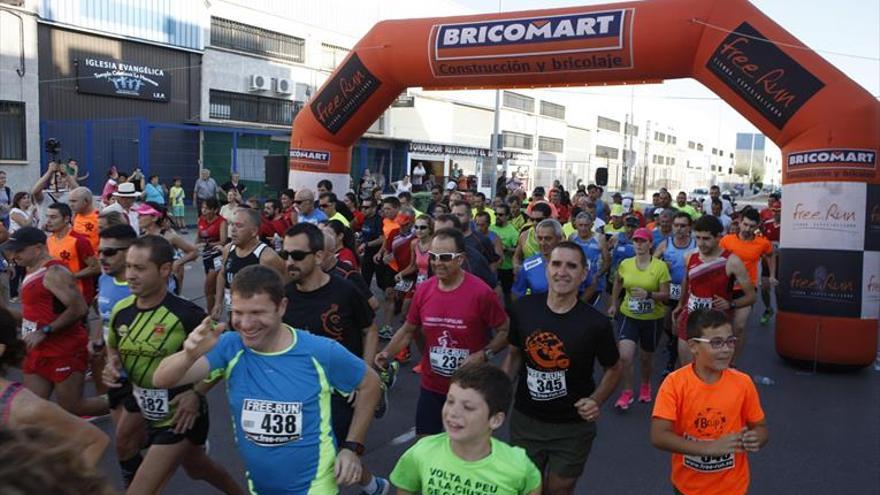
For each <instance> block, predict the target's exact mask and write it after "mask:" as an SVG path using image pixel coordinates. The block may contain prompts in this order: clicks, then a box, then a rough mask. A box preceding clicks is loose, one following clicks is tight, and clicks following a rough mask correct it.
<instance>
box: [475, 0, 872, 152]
mask: <svg viewBox="0 0 880 495" xmlns="http://www.w3.org/2000/svg"><path fill="white" fill-rule="evenodd" d="M457 3H459V4H461V5H462V6H464V7H466V8H468V9H473V10H474V11H477V12H496V11H498V6H499V0H457ZM500 3H501V8H502V10H504V11H516V10H529V9H536V8H553V7H571V6H578V5H596V4H607V3H610V2H607V1H591V0H544V1H541V2H535V1H529V0H500ZM752 3H754V4H755V5H756V6H757V7H758V8H759V9H761V10H762V11H763V12H764V13H765V14H766V15H768V16H769V17H771V18H772V19H773V20H775V21H776V22H777V23H778V24H779V25H781V26H782V27H783V28H785V29H786V30H788V31H789V32H790V33H792V34H793V35H794V36H796V37H797V38H798V39H800V40H801V41H802V42H803V43H804V44H805V45H806V46H808V47H810V48H812V49H814V50H816V51H817V52H818V53H819V54H820V55H821V56H822V57H823V58H825V60H827V61H828V62H830V63H831V64H833V65H834V66H836V67H837V68H838V69H840V70H841V71H842V72H843V73H844V74H846V75H848V76H849V77H850V78H852V79H854V80H855V81H856V82H858V83H859V84H860V85H862V86H863V87H864V88H865V89H867V90H868V91H869V92H870V93H871V94H873V95H874V96H878V95H880V0H830V1H829V0H753V1H752ZM835 52H836V53H835ZM837 53H843V54H850V55H857V56H858V57H850V56H844V55H839V54H837ZM559 91H565V90H559ZM630 91H632V90H631V89H630V88H607V89H604V88H603V89H596V88H590V90H589V92H590V93H591V94H595V93H596V92H604V93H607V95H608V96H609V97H610V98H618V99H620V104H621V105H626V106H627V107H628V106H629V99H630V94H631V93H630ZM634 91H635V95H634V99H635V101H636V114H637V115H638V114H639V113H642V114H643V115H650V116H656V118H660V117H661V116H663V117H664V118H666V119H667V120H669V119H673V121H671V122H670V123H671V124H673V125H675V126H676V127H677V128H680V129H683V130H685V131H691V130H693V132H701V133H703V134H704V135H706V137H707V138H712V137H719V138H721V137H722V136H723V138H722V139H724V140H727V139H732V136H731V134H732V133H734V132H737V131H751V130H754V127H752V126H751V124H749V122H748V121H746V120H745V119H743V118H742V117H741V116H740V115H739V114H738V113H737V112H736V111H735V110H733V109H732V108H731V107H730V106H728V105H727V104H726V103H724V102H723V101H721V100H718V99H717V97H715V95H714V93H712V92H711V91H709V90H708V89H706V88H705V87H703V86H702V85H701V84H699V83H697V82H696V81H693V80H677V81H667V82H665V83H663V84H662V85H648V86H640V87H636V89H635V90H634ZM678 97H684V98H695V99H679V98H678ZM673 115H674V116H676V117H670V116H673ZM707 119H708V120H710V121H711V122H707ZM696 121H699V125H694V123H695V122H696ZM707 134H708V135H707ZM713 135H714V136H713ZM728 136H730V137H729V138H728Z"/></svg>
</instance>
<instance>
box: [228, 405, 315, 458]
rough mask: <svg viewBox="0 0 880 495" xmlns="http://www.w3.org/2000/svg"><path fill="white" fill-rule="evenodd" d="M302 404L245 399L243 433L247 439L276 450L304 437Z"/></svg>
mask: <svg viewBox="0 0 880 495" xmlns="http://www.w3.org/2000/svg"><path fill="white" fill-rule="evenodd" d="M302 417H303V415H302V402H278V401H274V400H257V399H245V400H244V402H243V403H242V405H241V430H242V431H243V432H244V436H245V438H247V439H248V440H250V441H251V442H253V443H255V444H257V445H261V446H263V447H275V446H278V445H283V444H285V443H289V442H293V441H296V440H299V439H300V437H301V436H302Z"/></svg>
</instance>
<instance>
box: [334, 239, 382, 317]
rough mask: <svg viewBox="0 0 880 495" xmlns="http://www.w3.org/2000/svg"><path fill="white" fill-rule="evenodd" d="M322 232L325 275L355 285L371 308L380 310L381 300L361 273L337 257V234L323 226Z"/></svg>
mask: <svg viewBox="0 0 880 495" xmlns="http://www.w3.org/2000/svg"><path fill="white" fill-rule="evenodd" d="M321 232H323V233H324V259H323V261H321V269H322V270H324V272H325V273H329V274H331V275H336V276H338V277H340V278H342V279H344V280H348V281H349V282H351V283H352V284H354V286H355V288H357V290H358V292H360V293H361V295H363V296H364V298H366V299H367V302H368V303H369V305H370V308H372V309H373V311H376V310H377V309H379V300H378V299H376V296H375V295H373V291H372V290H370V286H369V285H367V281H366V280H364V276H363V275H361V272H360V271H359V270H358V269H357V268H355V267H353V266H351V264H350V263H348V262H345V261H342V260H340V259H339V257H337V256H336V232H334V231H333V229H331V228H330V227H328V226H326V225H323V226H321Z"/></svg>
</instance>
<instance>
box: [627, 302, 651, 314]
mask: <svg viewBox="0 0 880 495" xmlns="http://www.w3.org/2000/svg"><path fill="white" fill-rule="evenodd" d="M628 307H629V311H630V312H631V313H632V314H634V315H646V314H650V313H653V312H654V300H653V299H647V298H646V299H634V298H630V300H629V305H628Z"/></svg>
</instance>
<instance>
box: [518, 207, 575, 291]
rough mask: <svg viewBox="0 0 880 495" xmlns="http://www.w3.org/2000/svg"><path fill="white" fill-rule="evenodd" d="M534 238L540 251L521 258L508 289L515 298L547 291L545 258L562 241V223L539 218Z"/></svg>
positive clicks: (546, 258)
mask: <svg viewBox="0 0 880 495" xmlns="http://www.w3.org/2000/svg"><path fill="white" fill-rule="evenodd" d="M535 239H536V240H537V241H538V247H539V248H540V252H539V253H538V254H535V255H532V256H530V257H528V258H526V259H525V260H523V264H522V268H520V270H519V272H517V274H516V280H515V281H514V282H513V287H512V288H511V290H510V292H511V295H512V296H513V297H514V298H515V299H519V298H520V297H523V296H525V295H526V294H543V293H545V292H547V288H548V284H547V260H548V259H549V256H550V253H551V252H552V251H553V248H555V247H556V245H557V244H559V243H560V242H561V241H562V225H561V224H560V223H559V222H558V221H556V220H554V219H552V218H548V219H546V220H541V222H540V223H538V225H537V226H536V227H535Z"/></svg>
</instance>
